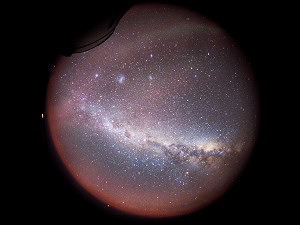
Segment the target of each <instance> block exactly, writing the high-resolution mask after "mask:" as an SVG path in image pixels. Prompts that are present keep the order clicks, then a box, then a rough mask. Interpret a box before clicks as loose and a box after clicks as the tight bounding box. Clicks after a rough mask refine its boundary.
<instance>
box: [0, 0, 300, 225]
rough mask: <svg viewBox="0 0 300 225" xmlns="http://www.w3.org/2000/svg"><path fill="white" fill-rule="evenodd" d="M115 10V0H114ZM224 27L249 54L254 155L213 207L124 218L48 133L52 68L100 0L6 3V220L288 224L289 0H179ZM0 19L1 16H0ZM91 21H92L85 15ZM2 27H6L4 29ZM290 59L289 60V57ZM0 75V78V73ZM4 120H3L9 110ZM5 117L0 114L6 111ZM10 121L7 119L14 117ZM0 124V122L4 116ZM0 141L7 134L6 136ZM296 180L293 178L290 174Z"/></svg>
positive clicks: (93, 17) (94, 13) (94, 16)
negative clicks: (81, 180) (254, 98)
mask: <svg viewBox="0 0 300 225" xmlns="http://www.w3.org/2000/svg"><path fill="white" fill-rule="evenodd" d="M111 2H112V5H114V6H116V7H118V6H119V5H120V4H118V1H111ZM181 2H184V3H185V4H188V5H190V6H191V7H192V8H193V9H195V10H199V11H200V13H202V14H204V15H206V16H207V17H209V18H211V19H213V20H214V21H216V22H217V23H218V24H220V25H221V26H222V27H224V28H225V29H226V30H227V31H228V32H229V33H230V34H231V35H232V37H233V38H234V39H235V40H236V41H237V42H238V44H239V45H240V47H241V48H242V49H243V51H244V52H245V54H246V55H247V56H248V58H249V60H250V62H251V64H252V66H253V69H254V71H255V73H256V78H257V84H258V89H259V94H260V106H261V107H260V109H261V123H260V129H259V135H258V139H257V143H256V146H255V149H254V154H253V157H252V159H251V160H250V162H249V164H248V166H247V168H246V169H245V171H244V173H243V174H242V176H241V177H240V179H239V180H238V181H237V183H236V184H235V185H234V187H233V188H232V189H231V190H230V191H229V192H228V193H227V194H226V195H225V196H224V197H223V198H221V199H220V200H219V201H217V202H216V203H215V204H213V205H211V206H209V207H207V208H206V209H204V210H201V211H199V212H196V213H194V214H191V215H187V216H183V217H178V218H172V219H145V218H139V217H135V216H128V215H126V214H124V213H120V212H117V211H114V210H113V209H111V208H107V207H105V205H103V206H101V205H100V206H99V203H97V202H96V201H94V200H93V198H92V197H91V196H90V195H89V194H88V193H86V192H85V191H84V190H83V189H82V188H81V187H79V186H77V185H76V184H75V183H74V182H73V181H72V179H71V178H70V177H69V176H68V175H67V173H66V171H65V170H64V167H63V166H62V165H61V163H60V161H59V160H58V158H57V157H56V155H55V152H54V150H53V149H52V148H51V147H49V146H51V144H50V141H49V140H48V139H47V126H46V120H45V119H42V118H41V113H44V112H45V97H46V88H47V83H48V79H49V76H50V74H51V68H52V67H53V65H54V64H55V60H56V57H57V55H59V54H60V53H61V52H62V51H63V50H62V49H63V46H64V45H65V44H66V43H68V40H70V38H72V34H73V32H72V30H73V29H74V28H76V27H78V25H79V24H80V26H81V27H82V26H83V27H84V25H85V24H86V25H87V26H88V24H89V22H90V21H96V19H97V13H100V12H101V10H105V7H108V5H107V3H106V4H104V3H97V4H95V3H94V2H93V4H89V3H88V2H85V1H83V2H81V3H80V4H79V3H78V4H75V3H74V2H73V3H72V4H70V5H68V4H62V3H54V2H53V1H45V2H43V3H39V5H38V4H32V5H29V3H23V4H22V5H15V6H14V5H13V6H10V7H9V8H8V9H9V10H10V12H11V13H9V16H7V18H6V20H7V22H6V24H7V28H8V30H7V31H6V32H4V34H5V36H6V38H8V40H9V42H6V41H4V42H3V46H4V47H5V48H8V50H9V51H8V53H7V54H6V57H5V58H6V59H7V61H8V63H7V64H6V66H8V69H7V70H6V76H8V78H9V79H8V80H7V81H6V80H3V83H2V84H3V89H4V90H6V91H5V93H6V95H5V94H4V99H5V98H8V99H9V101H8V103H7V104H6V105H5V106H6V107H3V110H4V111H7V112H8V114H9V116H12V117H13V118H12V120H9V121H7V122H8V124H9V126H8V127H9V128H8V129H7V130H6V131H5V133H6V134H8V136H9V137H10V139H7V140H4V141H5V142H6V141H8V145H7V146H8V147H6V148H8V149H9V151H8V153H9V156H8V157H4V156H3V165H4V166H5V168H6V170H4V174H5V175H6V176H7V181H6V182H4V184H3V185H2V186H4V187H7V188H8V190H7V191H5V192H3V195H4V197H6V198H8V199H9V201H8V203H7V204H6V207H5V208H6V210H5V211H6V212H7V213H5V214H7V215H9V218H10V220H19V221H22V222H32V223H37V224H43V223H44V222H52V223H61V222H67V223H68V224H69V223H74V222H82V223H86V224H91V223H93V224H107V223H128V224H148V223H159V224H165V223H167V224H174V223H176V224H194V223H196V224H198V223H199V224H200V223H208V222H209V223H213V224H215V223H220V222H222V223H244V222H274V221H279V220H282V221H284V222H287V221H288V220H289V219H291V216H290V215H288V214H287V212H291V211H290V208H291V207H290V202H291V201H292V200H291V197H290V196H289V194H288V193H289V191H290V186H291V182H290V178H289V177H288V176H287V174H289V170H288V169H287V167H288V165H289V162H290V158H293V154H291V152H289V153H287V151H288V150H289V149H287V142H288V141H287V140H286V139H285V138H287V136H288V135H286V134H287V133H288V129H287V128H286V127H285V124H286V123H287V122H286V121H285V118H286V115H287V114H286V113H285V110H286V109H288V108H290V107H291V106H290V104H289V103H288V102H287V100H286V99H287V98H286V97H284V96H285V94H286V93H287V91H288V90H289V88H288V87H290V83H291V81H290V79H289V74H290V73H289V72H288V69H287V68H288V65H289V64H291V61H290V60H289V59H287V58H288V57H291V56H290V54H288V53H287V52H286V50H290V49H292V48H293V36H294V32H296V31H295V27H292V26H290V25H291V22H293V21H294V19H292V17H290V16H291V15H292V16H293V14H291V11H292V8H293V6H290V5H288V4H282V3H275V2H277V1H275V2H272V3H261V2H260V1H238V2H232V1H224V2H223V1H222V2H221V1H220V2H218V1H209V2H207V1H181ZM4 22H5V20H4ZM90 23H92V22H90ZM5 28H6V27H5ZM287 62H288V63H289V64H287ZM3 77H4V76H3ZM8 118H9V117H8ZM4 120H5V118H4ZM11 121H13V122H11ZM5 122H6V121H5ZM3 139H5V138H3ZM294 179H295V178H294Z"/></svg>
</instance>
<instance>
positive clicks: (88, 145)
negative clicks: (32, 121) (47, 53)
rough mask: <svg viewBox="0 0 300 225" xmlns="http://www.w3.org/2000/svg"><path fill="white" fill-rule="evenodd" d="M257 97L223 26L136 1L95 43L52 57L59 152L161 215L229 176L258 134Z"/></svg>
mask: <svg viewBox="0 0 300 225" xmlns="http://www.w3.org/2000/svg"><path fill="white" fill-rule="evenodd" d="M256 102H257V96H256V92H255V84H254V80H253V73H252V70H251V66H250V64H249V63H248V61H247V59H246V57H245V56H244V55H243V54H242V52H241V51H240V49H239V48H238V46H237V44H236V43H235V42H234V40H233V39H232V38H231V37H230V36H229V35H228V34H227V33H226V32H225V31H224V30H223V29H222V28H221V27H219V26H218V25H216V24H214V23H213V22H211V21H210V20H208V19H206V18H204V17H202V16H201V15H199V14H197V13H195V12H193V11H191V10H187V9H184V8H179V7H176V6H171V5H165V4H138V5H135V6H134V7H133V8H131V9H130V10H129V11H128V12H127V13H126V14H125V15H124V17H123V18H122V19H121V20H120V22H119V24H118V26H117V27H116V30H115V32H114V33H113V34H112V36H111V37H110V38H109V39H108V40H107V41H105V42H104V43H103V44H101V45H100V46H98V47H96V48H94V49H92V50H90V51H88V52H84V53H80V54H74V55H72V56H71V57H61V58H60V59H59V60H58V63H57V65H56V66H55V68H54V71H53V75H52V78H51V80H50V83H49V91H48V98H47V114H48V124H49V128H50V133H51V137H52V139H53V142H54V145H55V147H56V150H57V152H58V153H59V156H60V157H61V159H62V161H63V162H64V164H65V165H66V167H67V168H68V170H69V171H70V173H71V174H72V175H73V176H74V178H75V179H76V180H77V181H78V182H79V183H80V184H81V185H82V186H83V187H84V188H85V189H86V190H88V191H89V192H90V193H91V194H93V195H94V196H95V197H96V198H97V199H99V200H100V201H102V202H104V203H105V204H107V205H109V206H110V207H115V208H117V209H119V210H122V211H125V212H128V213H133V214H138V215H144V216H150V217H152V216H153V217H161V216H175V215H182V214H186V213H190V212H192V211H195V210H197V209H200V208H203V207H204V206H206V205H207V204H209V203H211V202H212V201H213V200H215V199H217V198H218V197H219V196H220V195H221V194H222V193H223V192H225V191H226V190H227V189H228V188H229V187H230V184H231V183H232V181H233V180H234V178H235V177H236V176H237V174H239V172H240V170H241V168H242V167H243V165H244V164H245V162H246V161H247V158H248V157H249V154H250V152H251V147H252V145H253V143H254V140H255V135H256V123H257V107H258V106H257V104H256Z"/></svg>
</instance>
